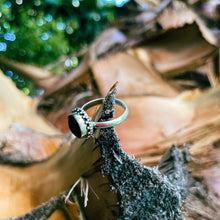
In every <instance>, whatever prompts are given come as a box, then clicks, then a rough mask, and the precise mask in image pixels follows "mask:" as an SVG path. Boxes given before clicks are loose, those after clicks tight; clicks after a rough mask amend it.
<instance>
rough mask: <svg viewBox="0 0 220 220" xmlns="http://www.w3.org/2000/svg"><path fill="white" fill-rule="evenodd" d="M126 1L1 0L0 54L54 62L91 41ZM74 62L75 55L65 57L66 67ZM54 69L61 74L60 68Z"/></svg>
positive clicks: (38, 62)
mask: <svg viewBox="0 0 220 220" xmlns="http://www.w3.org/2000/svg"><path fill="white" fill-rule="evenodd" d="M127 1H128V0H96V1H94V0H45V1H43V0H34V1H23V0H0V55H3V56H6V57H8V58H11V59H14V60H17V61H20V62H24V63H31V64H36V65H39V66H45V65H47V64H49V63H53V62H55V61H56V60H57V59H58V58H59V57H61V56H63V55H65V56H69V55H70V54H72V53H75V52H77V51H79V50H80V49H81V48H82V47H83V46H85V45H88V44H89V43H91V41H92V40H93V39H94V38H95V36H96V35H97V34H98V33H99V32H100V31H101V29H102V28H103V26H105V25H107V24H109V23H111V22H113V21H114V19H115V17H116V16H117V10H115V9H116V7H115V6H117V7H121V6H123V4H124V3H126V2H127ZM77 65H78V59H77V58H76V57H75V58H71V60H70V59H67V60H66V62H65V69H66V70H70V69H71V68H74V67H76V66H77ZM55 68H56V69H58V70H59V73H61V74H62V73H63V71H62V68H59V67H55ZM9 71H10V70H9ZM5 74H6V73H5ZM6 75H7V74H6ZM9 75H10V74H9ZM13 77H15V79H14V78H13ZM13 77H12V79H13V80H14V81H15V82H16V85H17V87H18V88H20V89H23V88H28V90H29V92H30V93H29V94H32V92H31V91H33V88H31V87H30V85H29V84H28V83H27V82H26V84H25V85H24V83H25V82H24V80H22V79H20V78H19V77H18V76H16V73H13ZM18 79H19V80H18ZM32 87H33V86H32ZM27 93H28V92H27V91H26V94H27Z"/></svg>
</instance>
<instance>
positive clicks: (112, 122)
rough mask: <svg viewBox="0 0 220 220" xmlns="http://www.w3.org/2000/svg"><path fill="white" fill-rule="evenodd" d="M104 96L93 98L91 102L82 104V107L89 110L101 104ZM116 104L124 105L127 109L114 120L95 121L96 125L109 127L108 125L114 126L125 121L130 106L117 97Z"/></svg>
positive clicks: (97, 126)
mask: <svg viewBox="0 0 220 220" xmlns="http://www.w3.org/2000/svg"><path fill="white" fill-rule="evenodd" d="M104 100H105V99H104V98H98V99H95V100H92V101H90V102H87V103H86V104H85V105H83V106H82V109H83V110H85V111H86V110H87V109H89V108H91V107H93V106H96V105H100V104H103V103H104ZM115 104H116V105H118V106H120V107H122V108H123V109H124V110H125V111H124V112H123V114H122V115H120V116H119V117H118V118H115V119H113V120H110V121H103V122H93V123H94V126H95V127H96V128H108V127H113V126H115V125H118V124H120V123H121V122H123V121H124V120H125V119H126V117H127V115H128V107H127V106H126V104H125V103H124V102H123V101H122V100H120V99H115Z"/></svg>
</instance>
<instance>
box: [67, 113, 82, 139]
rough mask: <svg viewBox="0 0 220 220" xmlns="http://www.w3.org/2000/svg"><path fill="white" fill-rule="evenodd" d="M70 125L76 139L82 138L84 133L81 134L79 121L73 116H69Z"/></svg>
mask: <svg viewBox="0 0 220 220" xmlns="http://www.w3.org/2000/svg"><path fill="white" fill-rule="evenodd" d="M68 125H69V128H70V130H71V131H72V133H73V134H74V135H75V136H76V137H78V138H81V136H82V132H81V129H80V126H79V124H78V122H77V120H76V119H75V118H74V117H73V116H72V115H71V114H70V115H69V116H68Z"/></svg>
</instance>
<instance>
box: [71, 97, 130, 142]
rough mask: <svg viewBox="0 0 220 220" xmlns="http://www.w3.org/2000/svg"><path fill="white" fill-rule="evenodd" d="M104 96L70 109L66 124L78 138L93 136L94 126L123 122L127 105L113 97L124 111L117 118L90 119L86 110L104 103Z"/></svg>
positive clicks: (103, 126)
mask: <svg viewBox="0 0 220 220" xmlns="http://www.w3.org/2000/svg"><path fill="white" fill-rule="evenodd" d="M104 100H105V99H104V98H99V99H94V100H92V101H90V102H87V103H86V104H84V105H83V106H82V107H81V108H79V107H77V108H75V109H73V110H72V113H70V114H69V116H68V125H69V128H70V130H71V131H72V133H73V134H74V135H75V136H76V137H78V138H84V137H86V138H89V137H93V136H94V135H93V132H94V128H108V127H113V126H115V125H118V124H120V123H121V122H123V121H124V120H125V119H126V117H127V115H128V107H127V106H126V104H125V103H124V102H123V101H121V100H120V99H115V104H116V105H118V106H120V107H122V108H123V109H124V112H123V114H122V115H120V116H119V117H118V118H115V119H112V120H110V121H102V122H94V121H91V119H90V118H89V116H88V115H87V113H86V110H87V109H89V108H91V107H93V106H96V105H100V104H103V103H104Z"/></svg>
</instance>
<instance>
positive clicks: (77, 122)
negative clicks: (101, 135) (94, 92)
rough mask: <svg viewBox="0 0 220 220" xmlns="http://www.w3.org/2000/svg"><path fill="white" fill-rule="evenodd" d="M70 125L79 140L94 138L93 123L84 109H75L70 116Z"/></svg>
mask: <svg viewBox="0 0 220 220" xmlns="http://www.w3.org/2000/svg"><path fill="white" fill-rule="evenodd" d="M68 125H69V128H70V130H71V132H72V133H73V134H74V135H75V136H76V137H78V138H84V137H85V138H89V137H92V136H93V127H94V126H93V122H92V121H91V120H90V118H89V116H88V115H87V113H86V112H85V111H84V110H83V109H82V108H75V109H73V110H72V113H71V114H70V115H69V116H68Z"/></svg>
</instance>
